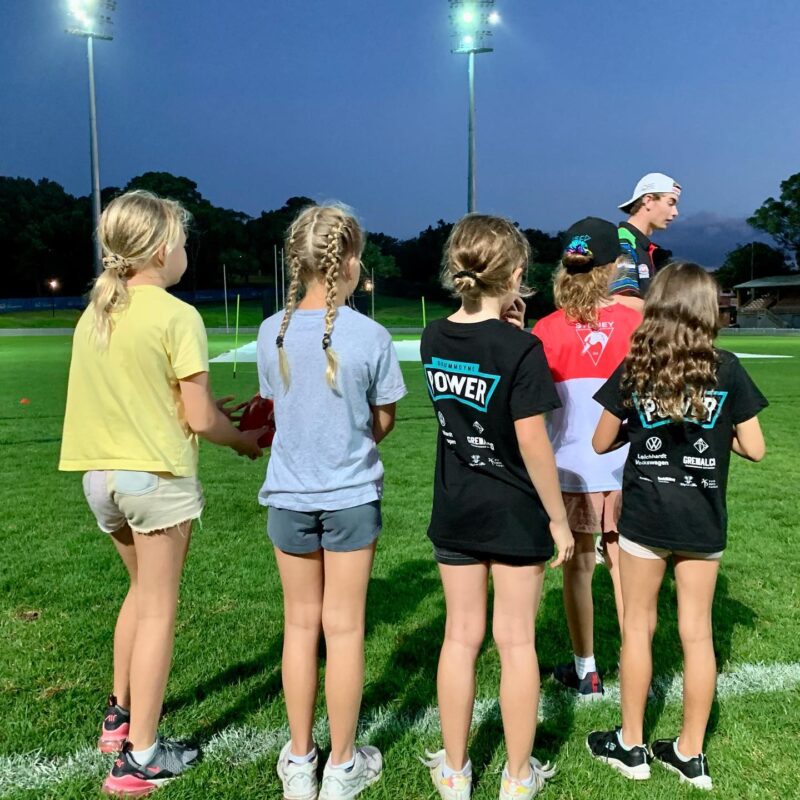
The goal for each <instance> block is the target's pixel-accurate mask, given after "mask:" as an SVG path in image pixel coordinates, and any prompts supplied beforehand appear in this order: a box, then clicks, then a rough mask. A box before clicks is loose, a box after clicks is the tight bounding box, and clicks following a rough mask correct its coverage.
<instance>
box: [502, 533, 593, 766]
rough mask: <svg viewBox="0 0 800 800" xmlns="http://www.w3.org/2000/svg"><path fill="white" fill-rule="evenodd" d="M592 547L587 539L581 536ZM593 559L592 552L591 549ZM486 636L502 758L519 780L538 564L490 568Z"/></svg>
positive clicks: (529, 704) (530, 730) (529, 714)
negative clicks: (494, 660)
mask: <svg viewBox="0 0 800 800" xmlns="http://www.w3.org/2000/svg"><path fill="white" fill-rule="evenodd" d="M583 538H584V539H586V540H587V541H588V542H589V544H590V545H593V544H594V543H593V541H592V537H591V536H584V537H583ZM591 552H592V555H594V548H593V547H592V549H591ZM492 580H493V582H494V618H493V620H492V632H493V635H494V640H495V642H496V643H497V649H498V651H499V653H500V712H501V714H502V716H503V731H504V733H505V739H506V751H507V753H508V774H509V775H510V776H511V777H512V778H518V779H520V780H525V779H526V778H527V777H528V776H529V775H530V774H531V771H530V757H531V752H532V750H533V738H534V736H535V735H536V722H537V718H538V712H539V662H538V661H537V659H536V644H535V638H534V624H535V620H536V613H537V611H538V610H539V600H540V599H541V596H542V584H543V582H544V564H535V565H533V566H530V567H510V566H507V565H505V564H492Z"/></svg>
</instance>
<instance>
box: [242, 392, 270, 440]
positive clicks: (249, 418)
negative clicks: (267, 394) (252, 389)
mask: <svg viewBox="0 0 800 800" xmlns="http://www.w3.org/2000/svg"><path fill="white" fill-rule="evenodd" d="M256 428H267V429H268V430H267V432H266V433H265V434H264V435H263V436H261V437H260V438H259V440H258V446H259V447H271V446H272V440H273V438H274V437H275V410H274V408H273V405H272V400H265V399H264V398H263V397H261V395H256V396H255V397H254V398H253V399H252V400H251V401H250V402H249V403H248V404H247V406H246V407H245V409H244V411H243V412H242V416H241V419H240V420H239V430H240V431H251V430H255V429H256Z"/></svg>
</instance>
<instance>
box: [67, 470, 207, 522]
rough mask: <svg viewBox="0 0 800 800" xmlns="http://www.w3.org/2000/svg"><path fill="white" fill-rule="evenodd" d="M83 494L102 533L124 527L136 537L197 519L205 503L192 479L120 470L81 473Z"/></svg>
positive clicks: (198, 485)
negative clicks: (126, 526)
mask: <svg viewBox="0 0 800 800" xmlns="http://www.w3.org/2000/svg"><path fill="white" fill-rule="evenodd" d="M83 493H84V494H85V495H86V502H87V503H88V504H89V508H91V509H92V513H93V514H94V516H95V519H96V520H97V525H98V527H99V528H100V530H101V531H103V532H104V533H114V532H115V531H118V530H119V529H120V528H122V527H124V526H125V525H126V524H127V525H129V526H130V529H131V530H132V531H136V533H153V531H160V530H164V529H165V528H172V527H174V526H175V525H178V524H180V523H181V522H186V521H188V520H192V519H197V518H198V517H199V516H200V515H201V514H202V513H203V505H204V502H205V501H204V499H203V489H202V487H201V486H200V481H199V480H197V478H196V477H189V478H178V477H176V476H175V475H164V474H163V473H159V474H156V473H153V472H132V471H129V470H124V469H114V470H93V471H92V472H87V473H85V474H84V476H83Z"/></svg>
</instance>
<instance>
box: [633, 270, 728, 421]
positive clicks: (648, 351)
mask: <svg viewBox="0 0 800 800" xmlns="http://www.w3.org/2000/svg"><path fill="white" fill-rule="evenodd" d="M718 331H719V300H718V286H717V282H716V281H715V280H714V278H712V277H711V275H709V274H708V272H706V271H705V270H704V269H703V268H702V267H700V266H698V265H697V264H691V263H686V262H684V263H675V264H669V265H668V266H666V267H664V269H662V270H660V271H659V272H658V273H657V274H656V277H655V278H654V279H653V282H652V284H651V285H650V291H649V292H648V294H647V299H646V301H645V305H644V319H643V321H642V324H641V325H640V326H639V328H638V329H637V330H636V332H635V333H634V334H633V337H632V338H631V349H630V352H629V354H628V357H627V358H626V360H625V371H624V374H623V377H622V392H623V394H624V395H625V396H626V405H628V406H629V407H632V405H633V396H634V395H635V396H636V397H638V398H643V399H644V398H646V399H647V400H648V401H650V402H653V403H654V404H655V407H656V409H657V410H658V411H659V413H661V414H663V415H664V416H667V417H669V418H670V419H672V420H674V421H676V422H679V421H681V420H682V419H684V418H685V417H687V416H689V417H694V418H695V419H697V420H705V419H706V417H707V416H708V409H707V408H706V406H705V404H704V402H703V400H704V397H705V393H706V391H708V390H709V389H713V388H714V386H716V383H717V378H716V367H717V354H716V351H715V350H714V339H715V337H716V335H717V332H718Z"/></svg>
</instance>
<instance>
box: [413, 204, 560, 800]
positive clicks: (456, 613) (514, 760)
mask: <svg viewBox="0 0 800 800" xmlns="http://www.w3.org/2000/svg"><path fill="white" fill-rule="evenodd" d="M529 255H530V249H529V246H528V242H527V240H526V239H525V237H524V236H523V235H522V234H521V233H520V232H519V231H518V230H517V228H516V227H514V225H513V224H512V223H510V222H508V221H507V220H504V219H499V218H497V217H489V216H482V215H477V214H470V215H468V216H466V217H464V219H462V220H461V221H460V222H459V223H458V224H457V225H456V226H455V227H454V228H453V231H452V233H451V235H450V239H449V240H448V243H447V246H446V249H445V259H444V269H443V275H442V279H443V283H444V285H445V286H446V287H447V288H450V289H452V290H453V291H454V293H455V295H456V296H457V297H460V298H461V308H460V309H459V310H458V311H456V312H455V313H454V314H453V315H452V316H450V317H448V318H447V319H441V320H436V321H435V322H433V323H431V324H430V325H428V327H427V328H425V331H424V333H423V334H422V342H421V355H422V363H423V366H424V369H425V377H426V382H427V385H428V390H429V392H430V395H431V398H432V401H433V406H434V410H435V412H436V417H437V420H438V423H439V436H438V441H437V453H436V474H435V478H434V488H433V511H432V514H431V522H430V527H429V529H428V535H429V536H430V538H431V540H432V541H433V545H434V555H435V557H436V560H437V562H438V563H439V569H440V573H441V577H442V583H443V585H444V593H445V600H446V604H447V623H446V628H445V638H444V643H443V645H442V651H441V655H440V657H439V670H438V676H437V688H438V695H439V711H440V715H441V721H442V738H443V739H444V749H443V750H440V751H439V752H438V753H433V754H431V753H429V754H428V759H429V760H428V761H427V765H428V766H429V768H430V770H431V778H432V779H433V784H434V786H435V787H436V789H437V791H438V792H439V795H440V796H441V797H442V798H444V800H467V798H469V796H470V791H471V783H472V777H471V773H472V770H471V766H470V762H469V759H468V757H467V737H468V735H469V728H470V723H471V717H472V706H473V702H474V700H475V662H476V659H477V657H478V652H479V651H480V648H481V644H482V642H483V637H484V632H485V629H486V595H487V586H488V581H489V575H490V573H491V575H492V579H493V582H494V619H493V624H492V630H493V634H494V639H495V642H496V643H497V649H498V651H499V654H500V667H501V670H502V678H501V683H500V709H501V713H502V717H503V729H504V732H505V738H506V748H507V752H508V761H507V762H506V766H505V769H504V770H503V777H502V781H501V787H500V798H501V799H504V798H505V799H506V800H511V798H515V799H516V800H525V799H526V798H531V797H533V795H534V794H536V792H537V791H538V790H539V789H540V788H541V787H542V785H543V784H544V780H545V778H547V777H550V775H552V770H550V769H549V767H548V766H544V767H543V766H542V765H541V764H540V763H539V762H538V761H537V760H536V759H535V758H533V757H532V756H531V750H532V748H533V738H534V734H535V731H536V718H537V709H538V705H539V667H538V663H537V660H536V650H535V648H534V638H533V634H534V620H535V617H536V610H537V607H538V605H539V598H540V596H541V592H542V582H543V579H544V562H545V561H546V560H547V559H548V558H550V556H551V555H552V554H553V540H555V543H556V547H557V548H558V558H557V559H556V560H555V561H554V562H553V564H552V566H558V565H560V564H562V563H563V562H564V561H565V560H567V559H569V558H570V557H571V555H572V549H573V546H574V543H573V539H572V533H571V532H570V529H569V525H568V524H567V518H566V512H565V510H564V504H563V502H562V499H561V491H560V488H559V484H558V475H557V473H556V465H555V460H554V458H553V451H552V449H551V447H550V441H549V439H548V437H547V431H546V430H545V425H544V417H543V414H544V412H545V411H550V410H552V409H554V408H558V406H559V405H560V402H559V399H558V395H557V394H556V391H555V388H554V386H553V381H552V378H551V377H550V371H549V369H548V367H547V362H546V361H545V357H544V350H543V348H542V344H541V342H540V341H539V339H537V338H536V337H535V336H531V335H530V334H527V333H524V332H523V331H521V330H519V329H518V328H516V327H514V326H513V325H511V324H509V323H508V322H505V321H502V320H503V318H504V317H505V316H506V314H507V312H508V309H509V308H510V307H513V304H514V300H515V298H516V297H518V296H519V294H518V293H519V291H520V282H521V278H522V274H523V271H524V270H525V268H526V267H527V264H528V259H529ZM504 312H506V313H504Z"/></svg>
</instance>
